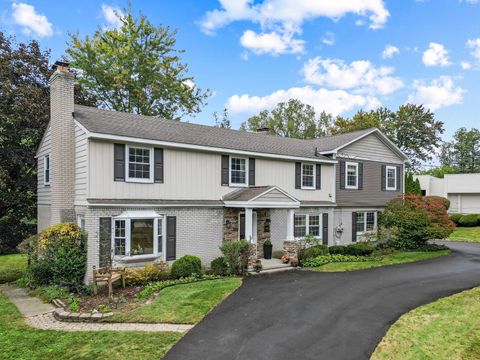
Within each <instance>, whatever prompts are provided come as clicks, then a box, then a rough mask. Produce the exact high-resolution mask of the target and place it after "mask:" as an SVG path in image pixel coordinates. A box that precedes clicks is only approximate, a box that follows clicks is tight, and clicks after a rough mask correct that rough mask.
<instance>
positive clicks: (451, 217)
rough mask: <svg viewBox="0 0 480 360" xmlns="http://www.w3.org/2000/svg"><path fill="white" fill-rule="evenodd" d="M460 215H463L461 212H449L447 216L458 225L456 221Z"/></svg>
mask: <svg viewBox="0 0 480 360" xmlns="http://www.w3.org/2000/svg"><path fill="white" fill-rule="evenodd" d="M462 216H463V215H462V214H449V215H448V218H449V219H450V220H452V221H453V222H454V223H455V224H457V225H458V221H459V220H460V218H461V217H462Z"/></svg>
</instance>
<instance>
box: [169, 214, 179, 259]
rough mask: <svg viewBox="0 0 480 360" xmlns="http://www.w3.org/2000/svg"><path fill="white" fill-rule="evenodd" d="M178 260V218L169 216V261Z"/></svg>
mask: <svg viewBox="0 0 480 360" xmlns="http://www.w3.org/2000/svg"><path fill="white" fill-rule="evenodd" d="M176 258H177V217H176V216H167V260H175V259H176Z"/></svg>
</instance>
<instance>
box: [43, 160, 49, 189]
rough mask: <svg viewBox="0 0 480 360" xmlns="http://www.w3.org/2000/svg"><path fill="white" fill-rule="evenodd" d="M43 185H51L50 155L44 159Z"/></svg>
mask: <svg viewBox="0 0 480 360" xmlns="http://www.w3.org/2000/svg"><path fill="white" fill-rule="evenodd" d="M43 184H44V185H50V154H47V155H45V156H44V157H43Z"/></svg>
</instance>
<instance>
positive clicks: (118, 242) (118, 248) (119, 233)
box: [113, 220, 127, 255]
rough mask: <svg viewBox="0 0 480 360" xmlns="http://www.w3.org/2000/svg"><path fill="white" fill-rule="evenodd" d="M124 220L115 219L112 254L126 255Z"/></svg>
mask: <svg viewBox="0 0 480 360" xmlns="http://www.w3.org/2000/svg"><path fill="white" fill-rule="evenodd" d="M125 225H126V221H125V220H115V234H114V249H113V251H114V254H115V255H126V252H125V249H126V241H127V237H126V233H127V230H126V227H125Z"/></svg>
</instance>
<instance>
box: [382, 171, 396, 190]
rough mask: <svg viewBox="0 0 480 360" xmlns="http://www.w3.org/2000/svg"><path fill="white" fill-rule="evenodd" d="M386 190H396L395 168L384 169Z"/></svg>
mask: <svg viewBox="0 0 480 360" xmlns="http://www.w3.org/2000/svg"><path fill="white" fill-rule="evenodd" d="M385 176H386V177H387V179H386V182H385V183H386V185H387V186H386V189H387V190H397V167H396V166H387V168H386V174H385Z"/></svg>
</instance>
